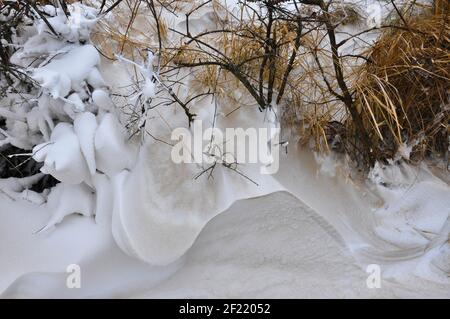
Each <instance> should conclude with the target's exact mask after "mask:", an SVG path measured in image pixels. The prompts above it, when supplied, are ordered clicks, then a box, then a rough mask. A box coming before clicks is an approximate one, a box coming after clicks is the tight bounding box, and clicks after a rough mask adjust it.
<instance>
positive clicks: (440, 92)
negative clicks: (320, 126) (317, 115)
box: [355, 12, 450, 159]
mask: <svg viewBox="0 0 450 319" xmlns="http://www.w3.org/2000/svg"><path fill="white" fill-rule="evenodd" d="M407 24H408V25H407V28H404V29H389V30H386V31H385V32H384V33H383V34H382V35H381V37H380V38H379V40H378V41H377V42H376V43H375V45H374V46H373V47H372V48H371V49H370V54H369V57H370V59H371V63H367V64H365V65H364V66H363V67H362V68H360V70H359V74H358V80H357V81H355V90H356V103H357V105H358V106H359V108H360V110H361V112H362V114H363V118H364V121H365V126H366V128H367V129H368V130H369V131H370V133H371V134H370V135H371V137H372V141H371V144H372V145H373V151H374V154H375V156H376V158H390V157H392V156H393V155H394V154H395V152H396V151H397V149H398V147H399V146H400V144H402V143H405V142H406V143H417V146H416V147H415V148H414V154H413V155H414V158H416V159H422V158H424V157H425V156H428V155H430V154H441V155H442V154H444V153H445V152H446V151H448V134H449V127H448V124H449V119H450V118H449V116H450V113H449V112H450V110H449V94H450V93H449V90H450V23H449V20H448V16H446V15H445V14H432V13H430V12H429V13H423V14H421V15H418V16H414V17H411V18H408V19H407Z"/></svg>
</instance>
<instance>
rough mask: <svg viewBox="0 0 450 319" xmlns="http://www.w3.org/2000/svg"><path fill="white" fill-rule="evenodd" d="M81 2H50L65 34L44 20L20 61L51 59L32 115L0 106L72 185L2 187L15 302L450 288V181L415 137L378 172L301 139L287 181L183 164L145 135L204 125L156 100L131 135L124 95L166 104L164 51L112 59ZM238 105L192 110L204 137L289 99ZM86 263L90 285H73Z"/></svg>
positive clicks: (6, 275)
mask: <svg viewBox="0 0 450 319" xmlns="http://www.w3.org/2000/svg"><path fill="white" fill-rule="evenodd" d="M70 8H71V10H72V11H73V12H75V13H76V14H74V15H73V16H72V17H71V19H67V18H66V17H65V15H64V14H63V13H62V11H61V10H60V9H56V10H55V9H54V8H52V7H51V6H46V12H47V13H48V14H49V15H50V16H51V17H50V18H49V21H50V23H51V24H52V26H53V27H54V29H55V30H56V31H57V32H58V33H59V34H60V36H61V38H62V39H64V41H61V39H56V38H55V37H52V36H51V34H50V33H49V30H48V29H47V26H46V25H45V24H43V23H42V21H41V22H39V23H38V25H37V26H36V30H34V31H35V33H34V34H32V35H31V37H30V38H29V39H28V40H26V41H25V42H24V44H23V46H22V47H21V49H20V50H19V51H17V52H16V53H15V54H14V56H13V58H12V60H13V61H15V62H17V63H18V64H19V65H27V64H28V62H30V61H32V60H34V59H36V61H37V62H36V63H34V64H33V66H32V67H31V68H30V70H31V71H32V72H31V74H32V77H33V78H34V79H35V80H36V81H37V82H38V83H39V89H38V90H37V91H36V92H33V94H34V95H33V98H30V99H29V101H27V102H26V103H24V104H23V106H21V107H20V108H19V109H14V108H13V107H12V106H6V107H5V108H3V107H2V108H1V109H0V111H1V113H0V114H1V115H2V116H4V117H6V118H7V119H8V121H7V127H6V131H3V130H2V131H1V134H2V135H5V138H6V140H2V141H1V142H2V143H6V142H8V143H12V144H13V145H15V146H18V147H23V148H25V149H32V156H33V158H34V159H35V160H36V161H38V162H42V163H43V166H42V168H41V172H42V173H44V174H50V175H52V176H53V177H55V178H56V179H58V180H59V181H60V182H61V183H59V184H57V185H56V186H55V187H53V188H52V189H51V190H50V192H49V193H42V194H37V193H35V192H33V191H31V190H30V189H29V188H30V187H31V186H32V185H33V183H34V182H35V181H37V180H38V179H39V178H40V177H41V176H42V174H37V175H35V176H32V177H28V178H25V179H16V178H10V179H6V180H0V219H1V221H2V222H1V223H0V234H1V240H0V272H1V273H2V274H3V275H2V277H0V293H2V295H1V296H2V297H56V296H57V297H64V298H71V297H131V296H139V297H183V298H185V297H191V298H195V297H197V298H199V297H220V298H225V297H235V298H236V297H252V298H255V297H261V298H263V297H363V296H364V297H436V296H437V297H449V296H450V295H449V291H450V290H449V289H448V288H449V285H450V280H449V272H450V268H449V264H450V243H449V240H448V239H449V231H450V222H449V214H450V196H449V195H450V187H449V185H448V184H447V183H446V182H444V181H443V180H442V179H440V178H439V177H437V176H436V175H435V174H434V173H432V172H431V170H430V169H429V168H428V167H427V165H426V164H422V165H420V166H417V167H414V166H412V165H410V164H407V163H406V162H405V161H404V160H407V159H408V158H409V154H410V152H411V145H403V146H402V147H401V148H400V150H399V154H398V156H397V157H396V159H395V160H393V161H392V162H391V163H389V164H388V165H385V164H381V163H376V165H375V167H374V168H373V169H372V170H371V172H370V174H369V178H368V180H365V181H362V180H359V179H358V178H357V177H355V174H353V172H351V169H350V168H349V166H348V165H347V163H345V161H344V160H343V159H340V158H339V157H338V156H335V154H329V155H318V154H314V153H312V152H311V151H308V150H305V149H303V148H301V147H299V146H297V145H295V143H290V144H289V145H288V147H289V152H288V153H286V154H284V153H283V152H280V153H281V154H280V161H281V163H280V170H279V172H277V173H276V174H274V175H270V174H261V171H260V169H261V163H253V164H246V165H241V166H238V169H239V172H240V174H238V173H237V172H236V171H234V170H232V169H230V168H227V167H225V166H223V165H217V167H215V168H214V174H213V175H212V178H208V176H207V175H208V174H204V175H201V174H200V176H199V173H201V172H202V171H203V170H205V167H204V166H202V165H200V164H196V163H192V164H187V163H183V164H176V163H175V162H173V161H172V160H171V147H169V145H163V144H162V143H160V142H159V141H157V140H156V139H154V138H150V137H149V135H147V134H146V133H147V132H152V133H153V134H155V135H156V136H157V137H158V138H159V139H160V140H165V141H170V140H171V133H172V131H173V129H174V128H177V127H182V128H184V129H185V130H186V131H187V132H192V130H195V128H190V127H188V125H187V123H186V122H187V121H186V116H185V114H184V112H183V111H182V110H181V109H180V108H179V107H176V106H167V107H164V108H157V109H153V108H148V107H147V105H146V104H144V106H145V110H144V115H145V118H144V120H143V119H142V118H141V119H140V121H139V123H138V129H139V132H140V135H139V137H137V138H131V135H132V134H131V133H132V132H130V129H128V130H126V129H125V123H127V124H129V122H127V121H130V118H129V117H128V118H127V113H126V112H125V110H124V109H122V108H121V107H123V104H124V103H121V102H123V100H120V99H119V98H118V99H117V100H116V99H115V100H114V101H113V99H112V97H111V95H110V94H111V92H117V93H119V94H117V96H120V95H121V94H122V96H127V94H129V96H131V98H130V99H128V100H126V102H127V103H129V102H130V101H131V103H132V104H134V103H136V101H138V100H139V99H140V98H141V97H142V98H143V100H144V101H145V102H148V101H151V100H152V99H157V98H158V97H157V96H156V95H157V94H156V92H158V90H160V89H161V87H162V84H161V79H160V78H159V75H158V74H157V73H155V72H156V71H155V70H154V65H156V64H157V63H156V57H155V56H154V55H153V53H152V52H150V51H147V53H148V57H147V62H146V63H142V64H139V63H137V62H134V61H131V60H128V59H127V58H125V57H123V56H117V57H118V59H119V61H120V62H121V63H110V62H107V61H101V57H100V55H99V53H98V52H97V50H96V49H95V47H94V46H93V45H92V44H91V43H90V42H89V34H90V31H91V29H92V27H93V26H94V24H95V22H96V14H95V10H93V9H90V8H88V7H86V6H83V5H81V4H74V5H71V6H70ZM205 10H206V11H205ZM208 10H209V9H207V8H206V7H205V8H202V13H201V14H199V15H198V16H195V17H194V19H193V21H194V20H195V19H197V21H198V26H197V27H198V28H203V29H204V28H205V26H201V25H200V23H204V22H205V23H208V24H211V23H214V21H213V20H212V19H211V12H208ZM73 19H78V20H77V21H74V20H73ZM171 23H172V24H174V25H177V24H178V25H183V23H182V21H181V22H180V21H178V20H177V19H175V20H174V21H171ZM203 29H201V30H203ZM191 31H192V30H191ZM134 68H135V69H137V70H138V71H139V73H140V74H139V75H137V76H135V75H134V74H135V73H136V72H132V70H133V69H134ZM130 87H132V90H133V91H132V94H130V90H129V89H127V88H130ZM120 93H121V94H120ZM180 94H181V95H183V94H184V95H186V96H187V95H188V94H189V89H187V88H184V91H182V90H180ZM240 94H241V93H240V92H238V91H236V92H235V95H236V96H240ZM15 98H17V97H16V96H13V97H11V100H14V99H15ZM5 105H7V104H6V103H5ZM235 108H236V105H221V110H220V112H219V113H217V114H216V111H217V110H216V109H215V105H214V103H211V102H210V100H209V99H203V100H198V101H196V103H193V104H192V106H191V109H190V111H191V112H192V113H195V114H197V119H199V120H203V125H204V126H206V127H203V128H204V129H205V130H206V129H208V128H209V129H212V128H213V127H214V128H216V129H222V130H225V129H226V128H243V129H246V128H264V129H267V128H273V127H276V126H277V124H276V110H277V107H276V106H275V105H274V106H272V107H271V108H269V110H268V111H267V112H265V113H261V112H259V111H258V110H257V108H256V107H254V106H253V105H245V104H243V106H242V107H241V109H240V110H239V112H234V110H235ZM133 112H134V113H136V112H137V111H136V109H134V110H131V113H133ZM134 113H133V114H134ZM225 114H227V116H225ZM271 137H272V138H274V137H275V136H274V135H272V136H271ZM286 145H287V143H286ZM204 146H207V145H205V144H202V145H200V147H201V149H204ZM267 155H268V157H269V158H271V159H275V158H274V157H275V156H274V155H276V154H267ZM262 164H267V162H265V163H262ZM263 168H266V167H265V166H264V167H263ZM195 176H198V178H195ZM243 176H246V177H248V178H243ZM80 215H81V216H80ZM73 263H76V264H79V265H80V266H81V269H82V271H83V284H82V288H81V289H80V290H77V289H72V290H71V289H67V288H66V286H65V280H66V277H67V273H66V267H67V266H68V265H70V264H73ZM369 264H377V265H380V267H381V269H382V274H383V276H382V278H383V283H382V285H383V288H382V289H381V290H380V289H374V290H373V289H369V288H368V287H367V286H366V278H367V274H366V272H365V268H366V266H367V265H369Z"/></svg>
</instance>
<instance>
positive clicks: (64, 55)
mask: <svg viewBox="0 0 450 319" xmlns="http://www.w3.org/2000/svg"><path fill="white" fill-rule="evenodd" d="M39 10H40V12H41V14H43V15H45V17H46V18H44V16H42V17H41V16H34V19H31V20H29V21H28V23H25V24H24V23H22V24H20V29H19V28H17V29H16V30H15V33H14V36H13V37H11V39H10V40H11V41H10V42H8V43H7V45H9V46H11V47H13V48H14V50H13V51H14V52H13V53H12V55H11V57H10V58H9V60H8V65H11V66H13V67H14V68H15V69H17V70H20V72H21V73H23V75H24V78H23V79H21V78H16V79H13V80H11V79H10V77H9V78H8V79H5V78H6V76H7V74H6V73H2V74H3V75H2V81H3V82H6V85H5V87H7V90H8V91H7V94H5V96H3V97H2V100H1V104H0V117H1V118H2V119H3V120H2V122H1V123H0V124H1V125H0V133H1V134H2V135H1V136H0V147H2V152H3V151H4V150H5V149H7V148H11V147H13V148H14V149H16V150H19V149H20V150H22V154H9V158H16V157H19V158H20V157H23V158H24V159H22V161H23V162H24V163H26V162H31V161H35V163H40V164H36V165H39V166H37V167H38V168H39V167H40V171H41V172H42V173H44V174H42V173H39V174H37V175H35V178H34V179H32V181H33V182H36V181H37V180H39V179H40V178H42V177H44V176H46V175H51V176H53V177H54V178H56V179H57V180H58V181H60V182H63V183H62V184H60V185H57V186H56V187H55V189H53V190H52V192H51V196H49V198H48V201H49V205H50V206H54V208H55V211H56V213H54V214H53V217H52V219H51V220H50V222H49V224H48V225H47V226H46V227H45V229H47V228H49V227H50V226H52V225H54V224H55V223H57V222H59V221H61V220H62V218H63V217H64V216H65V215H66V214H69V213H73V212H79V213H83V214H86V215H92V214H93V213H94V212H95V211H96V209H95V208H96V207H95V205H94V201H95V196H93V194H94V193H96V192H98V189H97V186H98V185H100V184H102V183H101V182H99V181H103V180H104V179H105V178H106V179H107V178H109V176H112V175H113V174H115V173H116V172H118V171H120V170H122V169H125V168H129V167H130V166H131V164H132V162H133V156H134V153H135V152H134V149H133V147H132V146H130V145H127V144H126V143H125V140H126V137H125V134H124V130H123V128H122V125H121V124H120V123H119V121H118V119H117V118H116V116H115V115H114V114H113V111H114V110H113V108H114V103H113V102H112V100H111V98H110V93H109V88H108V86H107V85H106V84H105V81H104V79H103V77H102V75H101V73H100V71H99V64H100V55H99V53H98V51H97V50H96V48H95V47H94V46H93V45H92V44H91V43H90V32H91V30H92V28H93V27H94V25H95V23H96V21H97V19H98V10H97V9H94V8H91V7H87V6H85V5H82V4H80V3H74V4H72V5H69V6H68V7H67V10H63V9H62V8H60V7H54V6H51V5H46V6H43V7H40V8H39ZM67 13H69V14H67ZM3 19H5V17H3ZM2 41H5V39H2ZM30 156H31V158H30ZM3 157H5V158H8V156H5V155H4V156H3ZM112 159H114V160H112ZM36 165H35V166H36ZM36 170H37V169H36V168H35V169H34V170H33V173H37V172H36ZM5 177H6V176H5ZM9 184H11V183H9ZM9 184H8V183H4V185H5V187H6V186H7V185H9ZM103 184H104V183H103ZM30 186H31V185H30V183H26V184H23V187H22V189H20V187H19V188H17V187H16V189H15V193H20V192H21V191H22V190H23V189H25V188H29V187H30ZM10 193H11V192H10ZM55 194H58V195H55ZM70 194H72V195H73V196H74V200H72V201H65V205H63V207H60V206H59V204H58V203H60V202H62V200H59V198H64V197H71V195H70ZM12 197H14V196H12ZM81 203H84V204H81ZM80 205H82V206H83V205H84V206H83V207H78V206H80ZM72 206H73V207H72ZM86 207H87V208H86Z"/></svg>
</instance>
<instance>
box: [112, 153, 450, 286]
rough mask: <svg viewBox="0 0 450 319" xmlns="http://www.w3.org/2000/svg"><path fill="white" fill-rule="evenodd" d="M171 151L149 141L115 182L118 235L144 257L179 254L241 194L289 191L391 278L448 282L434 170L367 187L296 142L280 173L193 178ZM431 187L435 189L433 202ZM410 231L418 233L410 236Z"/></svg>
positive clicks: (443, 203)
mask: <svg viewBox="0 0 450 319" xmlns="http://www.w3.org/2000/svg"><path fill="white" fill-rule="evenodd" d="M166 152H167V151H164V148H153V147H151V146H149V147H144V148H143V149H142V150H141V153H140V155H139V161H138V163H137V165H136V167H134V168H133V169H132V170H131V172H130V173H126V174H122V176H121V178H120V184H118V185H117V186H116V192H115V198H116V205H115V208H114V214H113V234H114V238H115V239H116V241H117V243H118V244H119V246H120V247H121V248H122V249H123V250H124V251H125V252H127V253H128V254H130V255H133V256H135V257H137V258H139V259H141V260H143V261H145V262H148V263H150V264H156V265H163V264H168V263H170V262H172V261H174V260H176V259H177V258H179V257H180V256H182V255H183V254H184V253H185V252H186V251H188V250H189V248H190V247H191V246H192V245H193V244H194V242H195V240H196V238H197V236H198V235H199V234H200V233H201V231H202V229H203V228H204V227H205V226H206V225H207V223H208V222H209V221H210V220H211V219H212V218H214V217H215V216H217V215H219V214H221V213H222V212H223V211H226V210H227V208H228V207H230V206H231V205H232V204H233V203H235V202H236V201H238V200H241V199H248V198H252V197H258V196H262V195H266V194H270V193H274V192H279V191H286V192H288V193H291V194H292V195H294V196H295V197H297V198H298V199H299V200H301V201H302V202H304V203H306V205H308V206H309V207H311V208H312V209H313V210H314V211H316V212H317V213H318V215H320V216H322V217H323V218H325V220H327V222H328V223H329V224H330V225H331V226H330V227H332V228H334V229H335V230H336V231H337V232H338V233H339V234H340V236H342V237H343V238H344V240H345V244H346V246H347V247H348V249H350V252H351V253H352V254H353V256H354V257H356V258H357V260H358V261H359V262H360V264H361V266H362V267H363V268H364V266H365V265H368V264H372V263H376V264H379V265H380V266H381V268H382V269H383V271H384V272H383V276H384V278H388V279H390V280H400V281H403V282H411V281H414V280H417V278H422V279H424V280H427V281H434V282H437V283H440V284H444V285H448V284H450V282H449V280H448V273H449V269H448V263H447V261H448V258H449V251H450V249H449V244H448V242H446V241H447V240H448V233H449V224H448V214H449V207H450V203H449V202H448V201H449V199H448V198H450V197H449V196H448V195H449V194H450V192H449V188H448V186H447V185H446V184H445V183H443V182H438V181H433V180H432V179H431V176H428V175H426V174H425V175H424V176H423V180H419V182H416V183H411V181H410V180H409V179H408V178H406V177H405V178H404V182H405V185H409V188H408V191H407V192H406V193H405V192H403V193H402V192H401V191H400V190H399V188H397V187H394V186H392V187H391V188H389V187H387V186H386V184H385V183H383V185H385V186H380V185H379V184H375V186H372V187H375V190H370V188H367V187H365V186H364V185H360V184H358V183H352V182H351V181H346V180H345V179H343V178H342V176H340V175H339V174H331V175H329V176H328V175H322V174H321V173H318V172H319V171H320V168H319V167H318V166H317V162H316V160H315V159H314V157H313V155H312V154H311V153H309V152H307V151H302V150H301V149H298V150H297V151H295V150H294V151H293V150H291V151H290V152H291V156H288V157H287V158H285V159H284V160H283V162H282V165H281V170H280V172H279V173H278V174H277V175H275V176H264V177H263V178H262V179H261V180H259V185H261V186H260V187H255V185H253V184H250V183H248V185H247V184H246V183H244V182H243V181H242V180H239V179H237V180H236V179H235V180H233V177H235V176H234V175H233V174H232V172H229V171H227V170H225V169H223V170H220V169H219V170H218V171H217V172H216V174H215V178H214V180H208V179H205V180H193V179H192V176H193V175H194V174H195V172H196V171H197V170H196V168H195V167H194V166H193V167H189V165H176V164H174V163H172V162H171V161H167V160H161V159H164V158H166V156H169V154H165V153H166ZM150 163H151V164H150ZM249 169H250V170H249V172H250V173H249V174H250V175H251V176H253V177H254V176H258V175H257V170H256V168H255V169H254V170H253V171H252V170H251V167H249ZM393 169H400V168H398V167H397V168H395V167H394V168H393ZM402 169H403V170H404V168H402ZM419 170H420V168H419ZM416 173H417V172H416ZM261 176H262V175H261ZM414 176H416V178H417V174H416V175H414ZM396 180H398V179H396ZM380 187H381V188H380ZM430 191H431V192H434V194H435V196H432V198H433V200H432V201H431V202H429V201H428V200H429V196H430ZM399 192H400V193H399ZM169 198H170V200H168V199H169ZM380 204H381V205H380ZM430 205H431V206H430ZM377 206H378V208H377ZM387 207H389V209H390V212H389V214H387V213H386V209H387ZM399 225H400V226H402V227H398V226H399ZM300 231H301V230H300ZM413 232H416V234H415V235H414V236H419V237H417V238H419V239H421V240H418V239H415V238H416V237H411V236H413V235H412V233H413ZM433 234H434V235H433Z"/></svg>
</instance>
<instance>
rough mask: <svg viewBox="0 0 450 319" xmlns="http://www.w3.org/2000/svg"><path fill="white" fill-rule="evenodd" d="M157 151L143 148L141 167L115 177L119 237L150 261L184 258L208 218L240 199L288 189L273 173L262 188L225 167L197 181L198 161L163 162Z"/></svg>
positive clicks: (114, 226) (115, 227)
mask: <svg viewBox="0 0 450 319" xmlns="http://www.w3.org/2000/svg"><path fill="white" fill-rule="evenodd" d="M161 151H162V152H164V150H161ZM156 152H158V150H155V149H150V148H144V149H142V150H141V154H140V156H139V161H138V164H137V166H136V167H135V168H134V169H133V170H131V172H129V173H128V172H123V173H121V174H120V175H118V176H117V177H115V179H114V189H115V192H114V198H115V202H114V210H113V218H112V230H113V235H114V238H115V240H116V242H117V243H118V245H119V246H120V247H121V248H122V249H123V250H124V251H125V252H127V253H128V254H130V255H132V256H135V257H137V258H139V259H141V260H143V261H145V262H148V263H150V264H155V265H164V264H168V263H170V262H173V261H175V260H176V259H178V258H179V257H180V256H182V255H183V254H184V253H185V252H186V251H187V250H188V249H189V248H190V247H191V246H192V244H193V243H194V241H195V239H196V238H197V236H198V235H199V233H200V232H201V230H202V229H203V228H204V227H205V225H206V224H207V223H208V221H209V220H210V219H211V218H213V217H214V216H216V215H218V214H220V213H221V212H223V211H225V210H226V209H228V208H229V207H230V206H231V205H232V204H233V203H235V202H236V201H238V200H241V199H248V198H252V197H258V196H262V195H266V194H270V193H273V192H276V191H280V190H283V188H282V187H281V186H280V185H278V183H276V182H275V181H274V180H270V178H269V177H267V178H266V181H265V183H263V185H264V186H261V187H254V185H253V184H251V183H243V182H242V180H241V181H239V180H236V176H233V175H232V174H235V173H233V172H230V171H227V170H226V169H225V168H223V167H218V168H217V169H216V172H215V175H214V180H209V179H205V180H194V179H193V178H192V176H194V175H195V173H196V172H198V169H197V167H195V166H196V165H195V164H192V167H190V165H183V166H180V165H177V164H174V163H173V162H171V161H167V160H164V161H162V162H161V163H159V165H158V164H157V161H158V157H159V156H158V155H156V154H155V153H156ZM155 155H156V156H155ZM159 158H161V157H159ZM148 163H152V165H149V164H148ZM257 169H259V167H255V168H254V170H253V171H256V170H257ZM247 172H249V171H247Z"/></svg>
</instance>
